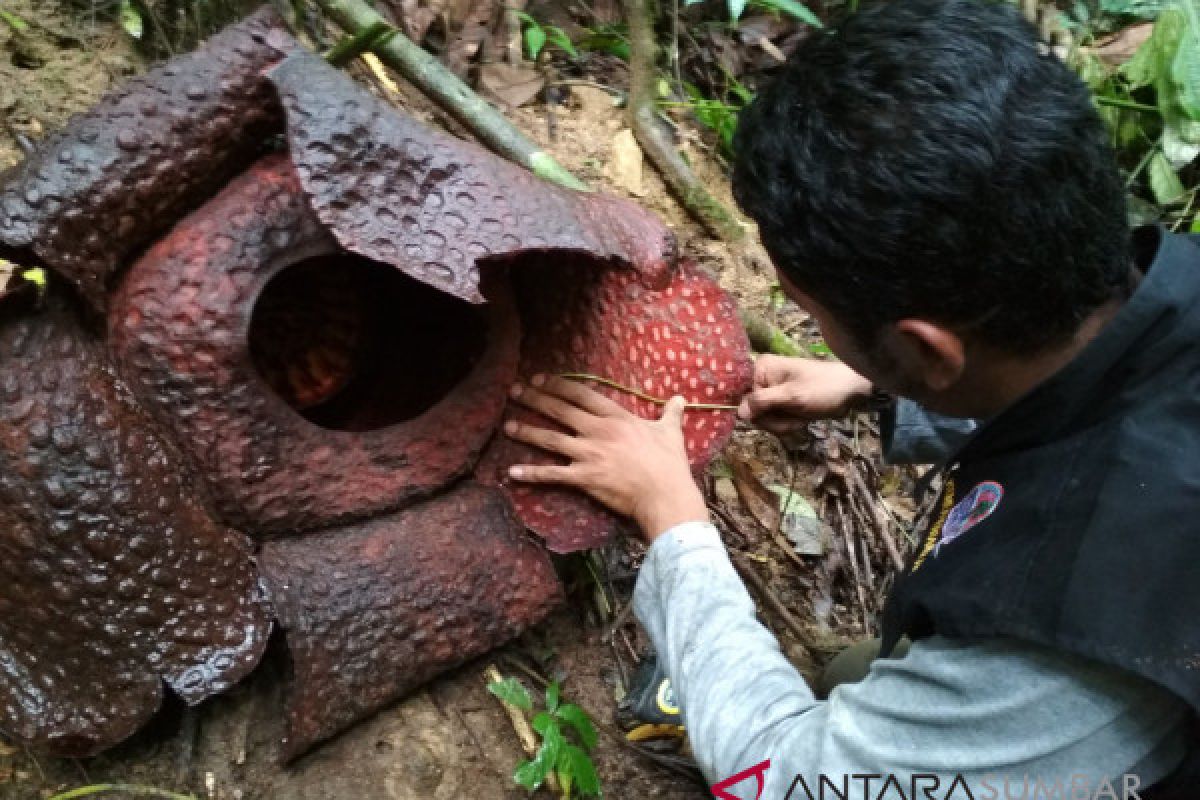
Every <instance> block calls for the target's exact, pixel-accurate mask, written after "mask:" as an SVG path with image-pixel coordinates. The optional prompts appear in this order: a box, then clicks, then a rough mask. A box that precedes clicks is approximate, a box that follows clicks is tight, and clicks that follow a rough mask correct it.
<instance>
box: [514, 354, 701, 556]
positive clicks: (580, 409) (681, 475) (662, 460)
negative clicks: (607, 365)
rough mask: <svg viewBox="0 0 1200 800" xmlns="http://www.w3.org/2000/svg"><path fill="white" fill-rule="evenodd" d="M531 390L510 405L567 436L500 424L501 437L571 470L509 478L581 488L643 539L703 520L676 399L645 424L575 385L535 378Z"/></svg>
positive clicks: (525, 469)
mask: <svg viewBox="0 0 1200 800" xmlns="http://www.w3.org/2000/svg"><path fill="white" fill-rule="evenodd" d="M530 383H531V384H532V385H531V386H527V387H526V386H520V385H517V386H514V387H513V389H512V395H511V396H512V398H513V399H514V400H516V401H517V402H519V403H521V404H522V405H524V406H525V407H527V408H530V409H533V410H534V411H536V412H538V413H539V414H542V415H544V416H546V417H548V418H549V419H552V420H554V421H555V422H557V423H558V424H560V425H562V426H563V427H564V428H566V429H567V430H568V431H570V432H569V433H562V432H559V431H553V430H547V429H546V428H539V427H536V426H533V425H526V424H522V423H518V422H517V421H516V420H509V421H508V422H507V423H505V425H504V432H505V433H507V434H508V435H509V436H511V437H512V438H514V439H516V440H518V441H521V442H525V443H526V444H531V445H533V446H534V447H540V448H541V449H543V450H548V451H549V452H551V453H557V454H558V455H561V456H566V457H567V458H569V459H571V463H570V464H567V465H563V466H557V465H555V466H537V465H532V464H521V465H517V466H513V467H510V468H509V471H508V474H509V477H511V478H512V479H513V480H518V481H525V482H528V483H557V484H562V485H564V486H572V487H574V488H576V489H581V490H583V491H585V492H587V493H588V494H589V495H591V496H592V497H594V498H595V499H596V500H598V501H599V502H601V503H603V504H604V505H606V506H608V507H609V508H611V509H612V510H613V511H616V512H617V513H618V514H625V515H627V516H630V517H633V518H634V520H635V521H636V522H637V524H638V526H639V527H641V529H642V531H643V532H644V533H645V535H646V538H647V539H648V540H653V539H654V538H656V537H657V536H658V535H659V534H661V533H663V532H664V531H666V530H667V529H669V528H671V527H673V526H675V525H678V524H680V523H682V522H692V521H696V520H704V519H707V518H708V507H707V506H706V505H705V503H704V496H703V495H702V494H701V493H700V489H699V488H698V487H697V486H696V481H695V479H694V478H692V471H691V468H690V467H689V466H688V458H687V451H686V450H685V448H684V443H683V427H682V426H683V410H684V400H683V398H682V397H673V398H671V400H670V401H669V402H668V403H667V405H666V407H665V408H664V409H663V415H662V418H661V419H658V420H646V419H642V418H641V417H639V416H636V415H635V414H632V413H630V412H629V411H626V410H625V409H624V408H622V407H621V406H619V405H617V404H616V403H614V402H613V401H612V400H609V399H608V398H607V397H605V396H604V395H602V394H599V393H597V392H595V391H593V390H592V389H589V388H588V387H587V386H584V385H583V384H581V383H578V382H576V381H572V380H568V379H565V378H547V377H546V376H544V375H537V376H534V378H533V379H532V380H531V381H530Z"/></svg>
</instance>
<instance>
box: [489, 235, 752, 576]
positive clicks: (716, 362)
mask: <svg viewBox="0 0 1200 800" xmlns="http://www.w3.org/2000/svg"><path fill="white" fill-rule="evenodd" d="M530 260H532V261H535V262H536V263H522V264H521V265H520V266H519V267H514V270H513V271H514V281H515V284H516V287H517V296H518V301H519V304H520V308H521V312H522V322H523V326H524V329H525V337H524V345H523V348H522V353H521V368H520V373H521V376H522V378H523V379H524V380H528V379H529V378H530V377H532V376H533V375H536V374H538V373H543V374H548V375H555V374H561V373H572V372H575V373H589V374H592V375H597V376H600V377H603V378H607V379H609V380H611V381H615V382H616V383H619V384H621V385H623V386H626V387H630V388H633V389H637V390H639V391H641V392H643V393H645V394H648V395H650V396H653V397H656V398H659V399H667V398H669V397H671V396H672V395H676V394H679V395H683V397H684V398H686V399H687V400H688V401H689V402H695V403H715V404H730V405H732V404H736V403H737V402H738V400H739V399H740V398H741V396H742V395H743V394H744V393H745V391H746V390H747V389H748V388H749V386H750V380H751V372H752V365H751V362H750V346H749V343H748V342H747V340H746V334H745V332H744V331H743V330H742V326H741V323H740V322H739V320H738V315H737V307H736V305H735V304H734V302H733V299H732V298H731V297H730V296H729V295H728V294H726V293H725V292H724V291H723V290H722V289H721V288H720V287H719V286H717V284H716V283H715V282H714V281H713V280H712V279H711V278H710V277H708V276H707V275H705V274H704V273H703V272H701V271H700V269H699V268H697V267H696V266H695V265H693V264H690V263H684V264H683V265H682V266H681V268H680V269H679V270H678V271H677V272H676V273H675V274H674V276H673V278H672V280H671V282H670V283H669V284H668V285H667V286H666V288H664V289H661V290H656V289H651V288H647V287H646V286H645V285H644V284H643V283H642V281H641V280H639V277H638V275H637V274H636V273H634V272H631V271H629V270H619V269H617V270H614V269H608V270H605V269H603V268H602V267H603V265H597V264H595V263H591V264H587V263H576V264H569V263H566V264H564V263H562V260H561V259H559V258H556V257H554V256H549V255H548V256H544V257H538V258H537V259H530ZM595 388H597V389H598V390H599V391H601V392H603V393H604V394H606V395H608V396H609V397H611V398H612V399H613V400H615V401H617V402H618V403H620V404H621V405H623V406H625V407H626V408H628V409H630V410H631V411H633V412H634V413H636V414H639V415H640V416H643V417H646V418H648V419H657V418H658V417H659V416H661V414H662V408H661V406H659V405H658V404H656V403H652V402H649V401H646V400H642V399H639V398H637V397H636V396H634V395H632V394H629V393H626V392H622V391H618V390H616V389H611V388H607V387H603V386H596V387H595ZM511 414H512V416H513V417H514V418H516V419H519V420H522V421H525V422H531V423H534V424H539V425H543V426H544V425H548V424H549V423H548V422H547V421H546V420H545V419H543V418H542V417H540V416H538V415H535V414H533V413H532V412H529V411H527V410H525V409H523V408H520V407H513V408H512V409H511ZM734 422H735V417H734V413H733V412H732V411H712V410H699V409H696V410H688V411H687V412H685V416H684V436H685V438H686V440H687V446H688V454H689V456H690V457H691V462H692V466H693V467H694V468H695V469H696V470H700V469H702V468H703V467H704V466H705V465H706V464H707V463H708V462H709V461H710V460H711V459H712V458H713V456H715V455H716V454H717V453H718V452H720V450H721V448H722V447H723V446H724V444H725V442H726V440H727V439H728V437H729V434H730V433H731V432H732V430H733V426H734ZM552 461H553V459H552V458H551V457H550V456H548V455H546V454H544V453H542V452H540V451H537V450H535V449H533V448H530V447H528V446H526V445H524V444H521V443H518V442H514V441H513V440H511V439H508V438H505V437H503V436H501V437H497V439H496V440H495V441H494V442H493V444H492V445H491V447H489V448H488V451H487V453H485V454H484V457H483V459H482V460H481V461H480V465H479V467H478V468H477V470H476V474H477V476H478V477H479V479H480V480H481V481H483V482H485V483H490V484H499V485H503V486H504V487H505V489H506V490H507V491H508V492H509V494H510V496H511V497H512V498H513V503H514V505H515V506H516V508H517V512H518V513H519V514H520V515H521V519H522V520H524V521H525V524H526V525H528V526H529V528H530V529H532V530H533V531H534V532H535V533H537V534H538V535H539V536H542V537H543V538H544V539H545V540H546V545H547V547H549V548H550V549H551V550H553V551H555V552H559V553H566V552H571V551H574V550H581V549H584V548H588V547H596V546H598V545H600V544H603V543H604V542H605V541H606V540H607V539H608V538H609V537H610V536H611V535H612V534H613V533H614V532H615V531H616V530H617V527H618V523H619V520H618V519H617V518H616V517H615V516H614V515H612V514H610V513H609V512H607V511H605V510H604V509H603V508H601V507H600V506H599V505H598V504H596V503H595V502H593V501H592V500H590V499H589V498H587V497H585V496H584V495H582V494H581V493H579V492H576V491H572V490H566V489H559V488H554V487H535V486H529V485H525V484H511V483H509V482H508V480H507V478H506V470H507V468H508V467H509V466H510V465H512V464H517V463H521V464H538V463H552Z"/></svg>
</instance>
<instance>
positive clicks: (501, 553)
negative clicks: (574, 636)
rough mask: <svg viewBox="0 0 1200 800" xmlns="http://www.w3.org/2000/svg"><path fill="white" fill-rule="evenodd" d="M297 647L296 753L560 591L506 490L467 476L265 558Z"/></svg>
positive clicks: (293, 696) (291, 726)
mask: <svg viewBox="0 0 1200 800" xmlns="http://www.w3.org/2000/svg"><path fill="white" fill-rule="evenodd" d="M260 565H261V568H262V573H263V579H264V581H265V582H266V584H267V587H268V589H269V591H270V593H271V596H272V598H273V600H274V603H275V607H276V610H277V613H278V616H279V620H280V623H281V625H282V626H283V629H284V632H285V634H286V636H287V642H288V648H289V650H290V652H291V655H292V663H293V679H292V684H291V691H290V697H289V702H288V733H287V739H286V742H285V755H286V757H287V758H293V757H295V756H297V755H299V754H300V753H302V752H304V751H305V750H307V749H308V748H309V747H311V746H312V745H313V744H315V743H316V742H319V741H321V740H322V739H326V738H328V737H330V736H332V735H333V734H335V733H337V732H338V731H340V730H342V729H343V728H346V727H347V726H349V725H351V724H352V723H354V722H355V721H357V720H359V719H361V718H363V717H364V716H366V715H368V714H371V713H372V712H374V711H377V710H379V709H380V708H382V707H383V706H384V705H386V704H388V703H390V702H392V701H393V700H396V699H397V698H399V697H401V696H403V695H404V694H406V693H408V692H409V691H411V690H412V689H414V688H416V687H417V686H419V685H420V684H421V683H423V682H425V681H427V680H429V679H430V678H432V677H433V676H434V675H437V674H438V673H440V672H443V671H445V670H447V669H450V668H451V667H453V666H456V665H458V664H461V663H462V662H463V661H466V660H467V659H470V658H472V657H474V656H477V655H479V654H481V653H484V652H486V651H488V650H490V649H492V648H493V647H497V646H498V645H500V644H503V643H504V642H505V641H507V640H509V639H511V638H512V637H514V636H516V635H517V634H518V633H520V632H521V631H522V630H524V629H525V628H527V627H529V626H530V625H532V624H534V623H536V622H538V621H539V620H541V619H542V618H543V617H544V616H545V615H546V614H547V613H548V612H549V611H550V610H551V609H552V608H553V607H554V606H555V605H556V604H557V603H558V602H559V600H560V598H561V589H560V587H559V584H558V579H557V578H556V577H555V574H554V570H553V568H552V567H551V565H550V561H549V559H548V558H547V557H546V554H545V552H544V551H543V550H542V549H541V548H540V547H538V546H537V545H535V544H534V543H533V542H531V541H529V540H528V539H526V538H525V536H524V534H523V531H522V528H521V525H520V523H519V522H518V521H517V519H516V517H515V516H514V514H513V512H512V508H511V506H509V504H508V501H507V500H506V499H505V498H504V496H503V494H501V493H500V492H497V491H496V490H494V489H485V488H483V487H481V486H477V485H473V484H467V485H464V486H462V487H461V488H458V489H456V490H454V491H453V492H450V493H449V494H446V495H443V496H441V497H439V498H437V499H435V500H431V501H429V502H427V503H425V504H423V505H420V506H417V507H416V508H413V509H410V510H408V511H403V512H400V513H398V514H394V515H392V516H388V517H381V518H378V519H374V520H371V521H370V522H366V523H363V524H361V525H357V526H354V527H350V528H340V529H337V530H331V531H328V532H325V533H320V534H313V535H310V536H305V537H301V538H295V539H284V540H279V541H273V542H268V543H266V544H265V545H263V552H262V555H261V558H260Z"/></svg>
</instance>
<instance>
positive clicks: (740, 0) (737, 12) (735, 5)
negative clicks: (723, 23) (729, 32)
mask: <svg viewBox="0 0 1200 800" xmlns="http://www.w3.org/2000/svg"><path fill="white" fill-rule="evenodd" d="M726 1H727V2H728V3H729V18H730V19H731V20H733V21H734V22H737V21H738V20H739V19H741V18H742V12H744V11H745V10H746V0H726Z"/></svg>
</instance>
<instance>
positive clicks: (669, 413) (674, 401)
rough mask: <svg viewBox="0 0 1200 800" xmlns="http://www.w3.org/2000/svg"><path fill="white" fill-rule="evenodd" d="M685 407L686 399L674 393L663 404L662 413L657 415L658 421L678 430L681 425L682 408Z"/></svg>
mask: <svg viewBox="0 0 1200 800" xmlns="http://www.w3.org/2000/svg"><path fill="white" fill-rule="evenodd" d="M686 407H687V401H686V400H684V399H683V398H682V397H680V396H679V395H675V396H674V397H672V398H671V399H670V400H668V401H667V403H666V405H665V406H663V413H662V416H661V417H659V421H660V422H662V423H663V424H664V425H667V426H668V427H670V428H674V429H675V430H679V429H680V428H682V427H683V410H684V408H686Z"/></svg>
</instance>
